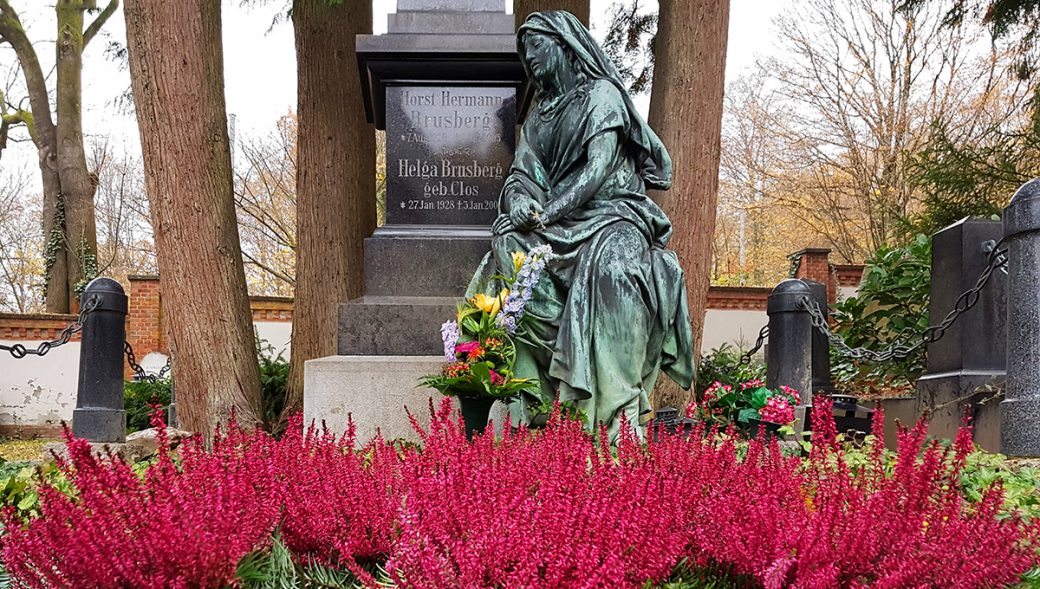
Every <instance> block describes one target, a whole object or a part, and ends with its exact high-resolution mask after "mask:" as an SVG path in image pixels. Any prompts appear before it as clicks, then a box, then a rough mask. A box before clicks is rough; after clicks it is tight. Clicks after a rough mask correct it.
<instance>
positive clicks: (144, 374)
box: [123, 342, 170, 383]
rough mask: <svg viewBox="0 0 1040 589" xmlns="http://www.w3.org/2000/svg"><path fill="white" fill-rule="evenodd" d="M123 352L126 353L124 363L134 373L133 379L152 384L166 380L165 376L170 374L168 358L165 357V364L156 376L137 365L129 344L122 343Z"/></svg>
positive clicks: (132, 349) (132, 348)
mask: <svg viewBox="0 0 1040 589" xmlns="http://www.w3.org/2000/svg"><path fill="white" fill-rule="evenodd" d="M123 351H124V352H125V353H126V363H127V364H129V365H130V370H133V371H134V378H135V379H136V380H143V381H148V382H151V383H154V382H157V381H160V380H163V379H164V378H166V375H167V374H168V373H169V372H170V356H167V357H166V364H164V365H163V367H162V368H161V369H159V372H157V373H156V374H149V373H148V371H146V370H145V369H144V368H142V367H141V365H140V364H138V363H137V356H135V355H134V347H133V346H131V345H130V342H123Z"/></svg>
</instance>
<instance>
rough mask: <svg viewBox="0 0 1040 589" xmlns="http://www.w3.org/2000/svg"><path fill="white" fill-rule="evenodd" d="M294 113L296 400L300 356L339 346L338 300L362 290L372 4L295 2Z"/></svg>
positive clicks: (369, 188)
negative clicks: (359, 40) (359, 45)
mask: <svg viewBox="0 0 1040 589" xmlns="http://www.w3.org/2000/svg"><path fill="white" fill-rule="evenodd" d="M292 20H293V30H294V32H295V34H296V63H297V102H298V105H297V110H298V112H297V116H298V120H299V131H298V133H299V135H298V143H297V168H296V239H297V246H296V292H295V301H294V304H293V333H292V352H291V356H292V357H291V367H292V368H291V372H290V379H289V381H290V384H289V394H288V397H287V399H286V402H285V409H284V411H283V414H282V415H283V417H285V416H287V415H289V414H291V413H293V412H296V411H299V410H300V408H301V407H302V405H303V363H304V362H305V361H307V360H310V359H312V358H319V357H322V356H329V355H332V354H335V353H336V336H337V329H338V328H337V323H338V322H337V320H336V317H337V309H338V307H339V304H340V303H343V302H346V301H348V300H350V299H354V298H357V297H360V296H361V295H362V294H363V290H364V274H363V272H364V267H363V260H364V239H365V238H366V237H368V236H369V235H371V234H372V232H373V231H374V230H375V227H376V195H375V130H374V129H373V127H372V126H371V125H369V124H368V123H367V122H366V120H365V111H364V107H363V106H362V105H363V104H364V103H363V102H362V96H361V83H360V76H359V74H358V64H357V56H356V52H355V49H354V42H355V36H356V35H359V34H366V33H371V32H372V3H371V2H367V1H366V2H358V3H351V5H350V6H349V7H348V6H347V5H346V4H344V5H341V6H328V5H327V4H326V3H325V2H323V1H322V0H296V1H295V2H294V3H293V14H292Z"/></svg>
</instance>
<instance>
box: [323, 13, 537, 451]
mask: <svg viewBox="0 0 1040 589" xmlns="http://www.w3.org/2000/svg"><path fill="white" fill-rule="evenodd" d="M388 19H389V22H388V32H387V34H385V35H359V36H358V38H357V54H358V66H359V70H360V74H361V82H362V85H363V95H364V97H365V111H366V113H367V115H368V120H369V121H370V122H372V123H374V124H375V126H376V127H377V128H378V129H385V130H386V164H387V189H386V224H385V225H384V226H382V227H380V228H378V229H377V230H376V231H375V233H374V234H373V235H372V237H370V238H368V239H366V240H365V285H364V286H365V289H364V292H365V294H364V296H362V297H361V298H359V299H357V300H353V301H344V303H343V304H341V305H340V308H339V342H338V344H339V345H338V352H339V354H340V355H337V356H329V357H326V358H317V359H314V360H310V361H308V362H307V363H306V364H305V369H304V375H305V376H304V399H303V410H304V419H305V420H306V421H307V422H308V423H309V422H310V421H311V420H315V421H322V422H324V423H325V424H326V425H327V426H328V427H329V428H331V429H332V430H336V431H343V430H345V429H346V427H347V416H348V415H350V416H352V418H353V422H354V424H355V425H356V426H357V435H358V438H359V440H361V441H365V440H368V439H370V438H371V437H372V436H373V435H375V433H376V431H377V429H378V430H379V431H380V432H381V433H382V435H383V437H384V438H385V439H394V438H410V439H414V438H415V437H416V434H415V432H414V431H413V430H412V427H411V425H410V422H409V419H408V416H407V414H406V413H405V411H404V407H408V408H409V409H411V410H412V412H413V413H414V414H415V415H416V416H417V418H418V419H419V422H420V423H421V424H422V423H424V422H428V421H427V420H424V416H426V415H427V411H426V405H427V403H428V400H429V399H430V398H431V396H432V397H434V398H439V397H440V395H439V394H438V393H436V392H435V391H433V390H432V389H422V388H417V386H416V384H417V383H418V381H419V378H420V377H422V376H423V375H426V374H430V373H433V372H437V371H439V370H440V369H441V365H442V364H443V361H444V359H443V345H442V343H441V335H440V327H441V324H442V323H444V322H445V321H448V320H450V319H451V318H453V317H454V316H455V313H456V305H457V303H458V300H459V299H460V298H461V297H462V295H463V294H464V293H465V290H466V286H467V285H468V283H469V280H470V278H471V276H472V274H473V272H474V271H475V270H476V268H477V266H478V264H479V263H480V260H481V258H482V257H483V256H484V254H486V253H487V252H488V251H489V250H490V246H491V233H490V227H491V223H492V222H493V221H494V219H495V216H496V214H497V209H498V195H499V192H500V190H501V188H502V184H503V183H504V181H505V176H506V174H507V173H508V171H509V167H510V165H511V164H512V161H513V152H514V146H515V143H516V125H517V120H518V108H517V106H518V103H520V102H522V101H519V100H518V98H519V97H523V96H524V95H525V90H526V87H525V82H524V71H523V66H522V65H521V64H520V58H519V56H517V53H516V39H515V34H514V21H513V15H511V14H507V13H506V11H505V1H504V0H399V1H398V5H397V13H396V14H390V15H389V16H388ZM374 197H375V195H373V198H374ZM427 419H428V418H427Z"/></svg>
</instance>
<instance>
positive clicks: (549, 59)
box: [524, 33, 567, 85]
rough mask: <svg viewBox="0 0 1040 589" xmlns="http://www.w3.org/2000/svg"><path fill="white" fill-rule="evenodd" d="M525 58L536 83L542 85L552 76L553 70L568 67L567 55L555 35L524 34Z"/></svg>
mask: <svg viewBox="0 0 1040 589" xmlns="http://www.w3.org/2000/svg"><path fill="white" fill-rule="evenodd" d="M524 59H525V60H526V61H527V67H528V68H529V69H530V70H531V76H532V77H533V78H534V81H535V83H537V84H539V85H541V84H542V83H543V82H545V81H547V80H549V79H550V78H551V77H552V75H553V72H557V71H559V70H560V69H561V68H563V67H566V60H567V56H566V55H565V54H564V52H563V47H561V46H560V44H559V42H557V41H556V39H554V38H553V37H551V36H548V35H543V34H541V33H528V34H526V35H524Z"/></svg>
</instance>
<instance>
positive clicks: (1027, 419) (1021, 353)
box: [1000, 178, 1040, 457]
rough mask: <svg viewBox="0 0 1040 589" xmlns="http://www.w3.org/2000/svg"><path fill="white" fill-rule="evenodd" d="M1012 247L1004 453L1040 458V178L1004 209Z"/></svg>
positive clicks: (1002, 420)
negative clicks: (1038, 285) (1039, 286)
mask: <svg viewBox="0 0 1040 589" xmlns="http://www.w3.org/2000/svg"><path fill="white" fill-rule="evenodd" d="M1004 240H1005V242H1006V243H1007V247H1008V268H1007V270H1008V284H1007V389H1006V391H1005V393H1004V401H1003V402H1002V403H1001V404H1000V410H1001V411H1000V445H1001V451H1002V452H1003V453H1004V454H1007V455H1009V456H1034V457H1036V456H1040V288H1038V287H1037V284H1040V178H1037V179H1034V180H1030V181H1029V182H1027V183H1025V184H1023V185H1022V187H1021V188H1019V189H1018V191H1017V192H1015V195H1014V196H1013V197H1011V203H1010V204H1008V206H1007V208H1005V209H1004Z"/></svg>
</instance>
